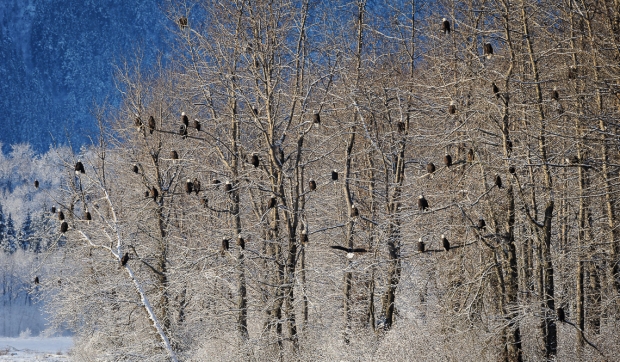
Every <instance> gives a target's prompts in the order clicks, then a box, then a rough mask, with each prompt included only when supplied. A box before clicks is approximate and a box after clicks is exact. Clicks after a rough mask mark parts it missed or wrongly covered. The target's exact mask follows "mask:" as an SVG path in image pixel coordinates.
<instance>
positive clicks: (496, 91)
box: [491, 82, 499, 98]
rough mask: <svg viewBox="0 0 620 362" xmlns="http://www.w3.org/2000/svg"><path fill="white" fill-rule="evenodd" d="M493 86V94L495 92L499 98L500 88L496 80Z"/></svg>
mask: <svg viewBox="0 0 620 362" xmlns="http://www.w3.org/2000/svg"><path fill="white" fill-rule="evenodd" d="M491 86H492V87H493V94H495V97H497V98H499V88H497V85H496V84H495V82H493V84H492V85H491Z"/></svg>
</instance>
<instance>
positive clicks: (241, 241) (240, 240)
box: [237, 234, 245, 250]
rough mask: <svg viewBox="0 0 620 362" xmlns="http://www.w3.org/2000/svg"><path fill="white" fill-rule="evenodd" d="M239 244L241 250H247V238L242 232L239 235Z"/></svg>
mask: <svg viewBox="0 0 620 362" xmlns="http://www.w3.org/2000/svg"><path fill="white" fill-rule="evenodd" d="M237 245H239V247H240V248H241V250H245V240H244V239H243V237H242V236H241V234H239V236H237Z"/></svg>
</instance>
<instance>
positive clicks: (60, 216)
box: [58, 210, 65, 221]
mask: <svg viewBox="0 0 620 362" xmlns="http://www.w3.org/2000/svg"><path fill="white" fill-rule="evenodd" d="M64 219H65V214H64V213H63V212H62V210H61V211H58V220H60V221H62V220H64Z"/></svg>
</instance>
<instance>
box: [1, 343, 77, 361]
mask: <svg viewBox="0 0 620 362" xmlns="http://www.w3.org/2000/svg"><path fill="white" fill-rule="evenodd" d="M72 346H73V338H71V337H50V338H43V337H25V338H23V337H20V338H7V337H0V361H12V362H18V361H19V362H21V361H24V362H25V361H48V362H58V361H63V362H64V361H69V360H70V358H69V356H68V355H67V353H68V352H69V349H70V348H71V347H72Z"/></svg>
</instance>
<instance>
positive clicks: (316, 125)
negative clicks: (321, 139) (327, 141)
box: [312, 112, 321, 128]
mask: <svg viewBox="0 0 620 362" xmlns="http://www.w3.org/2000/svg"><path fill="white" fill-rule="evenodd" d="M312 123H313V125H314V128H319V126H320V125H321V116H320V115H319V113H318V112H317V113H315V114H313V115H312Z"/></svg>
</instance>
